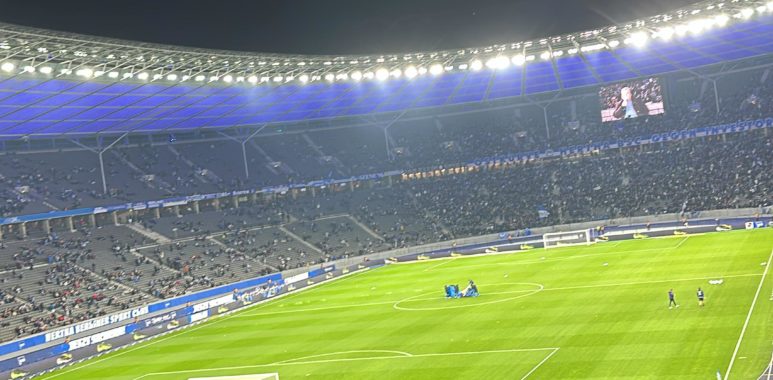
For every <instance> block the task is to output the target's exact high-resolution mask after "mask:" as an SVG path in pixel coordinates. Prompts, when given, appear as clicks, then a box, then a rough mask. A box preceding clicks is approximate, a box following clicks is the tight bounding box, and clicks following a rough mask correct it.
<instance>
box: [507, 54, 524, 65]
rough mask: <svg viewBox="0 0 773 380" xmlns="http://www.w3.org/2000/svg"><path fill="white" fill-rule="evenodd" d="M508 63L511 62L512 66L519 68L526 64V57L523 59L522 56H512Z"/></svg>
mask: <svg viewBox="0 0 773 380" xmlns="http://www.w3.org/2000/svg"><path fill="white" fill-rule="evenodd" d="M510 61H511V62H513V65H516V66H521V65H523V64H524V63H526V57H524V56H523V54H518V55H514V56H513V58H512V59H510Z"/></svg>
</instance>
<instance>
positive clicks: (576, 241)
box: [542, 228, 596, 249]
mask: <svg viewBox="0 0 773 380" xmlns="http://www.w3.org/2000/svg"><path fill="white" fill-rule="evenodd" d="M595 232H596V231H595V230H593V229H592V228H589V229H586V230H577V231H566V232H548V233H546V234H544V235H542V243H543V245H544V246H545V249H548V248H556V247H566V246H571V245H582V244H585V245H588V244H592V243H593V242H594V241H595Z"/></svg>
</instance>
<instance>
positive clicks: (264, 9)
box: [0, 0, 695, 54]
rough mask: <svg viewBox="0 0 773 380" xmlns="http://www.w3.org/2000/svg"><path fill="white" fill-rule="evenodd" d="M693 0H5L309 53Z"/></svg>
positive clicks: (473, 36) (22, 7)
mask: <svg viewBox="0 0 773 380" xmlns="http://www.w3.org/2000/svg"><path fill="white" fill-rule="evenodd" d="M693 2H695V0H638V1H631V0H612V1H610V0H414V1H407V0H387V1H385V0H380V1H375V0H284V1H282V0H271V1H269V0H252V1H248V0H221V1H202V0H187V1H179V0H153V1H149V0H134V1H115V0H107V1H106V0H101V1H94V0H71V1H62V0H0V21H2V22H9V23H13V24H19V25H28V26H35V27H41V28H47V29H54V30H63V31H69V32H76V33H85V34H92V35H100V36H106V37H115V38H123V39H130V40H138V41H146V42H157V43H168V44H175V45H184V46H195V47H202V48H216V49H229V50H243V51H256V52H277V53H304V54H357V53H362V54H366V53H393V52H411V51H421V50H438V49H448V48H461V47H475V46H483V45H489V44H494V43H504V42H515V41H520V40H526V39H531V38H539V37H546V36H550V35H556V34H561V33H569V32H576V31H581V30H585V29H591V28H594V27H598V26H605V25H609V24H611V23H612V22H613V21H615V22H623V21H629V20H632V19H636V18H640V17H645V16H650V15H653V14H657V13H661V12H665V11H669V10H673V9H676V8H678V7H683V6H685V5H688V4H690V3H693Z"/></svg>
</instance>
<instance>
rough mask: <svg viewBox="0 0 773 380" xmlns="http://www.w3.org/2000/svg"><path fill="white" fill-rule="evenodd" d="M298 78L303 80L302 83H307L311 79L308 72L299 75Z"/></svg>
mask: <svg viewBox="0 0 773 380" xmlns="http://www.w3.org/2000/svg"><path fill="white" fill-rule="evenodd" d="M298 80H299V81H301V83H306V82H308V81H309V76H308V75H306V74H302V75H301V76H299V77H298Z"/></svg>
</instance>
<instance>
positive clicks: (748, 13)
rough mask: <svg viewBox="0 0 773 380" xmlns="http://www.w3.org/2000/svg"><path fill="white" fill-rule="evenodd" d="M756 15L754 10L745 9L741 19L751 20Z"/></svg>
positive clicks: (742, 11)
mask: <svg viewBox="0 0 773 380" xmlns="http://www.w3.org/2000/svg"><path fill="white" fill-rule="evenodd" d="M753 14H754V9H751V8H744V9H742V10H741V17H743V18H747V19H748V18H750V17H752V15H753Z"/></svg>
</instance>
